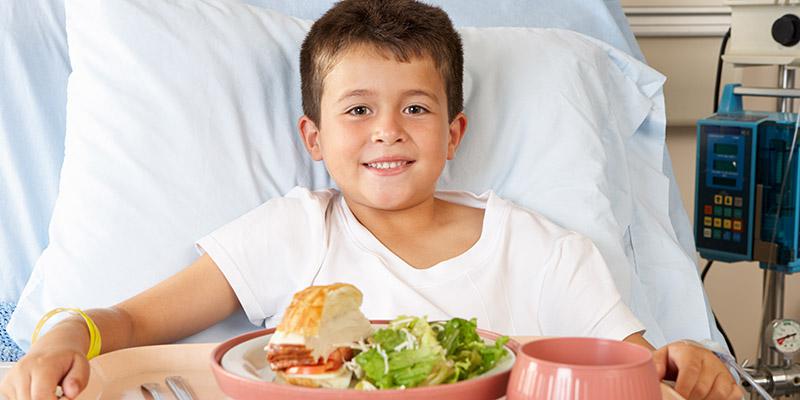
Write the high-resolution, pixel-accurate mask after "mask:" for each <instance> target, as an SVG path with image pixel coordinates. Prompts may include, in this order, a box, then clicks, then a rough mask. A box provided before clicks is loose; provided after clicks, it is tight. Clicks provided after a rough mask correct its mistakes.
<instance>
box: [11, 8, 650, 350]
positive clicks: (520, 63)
mask: <svg viewBox="0 0 800 400" xmlns="http://www.w3.org/2000/svg"><path fill="white" fill-rule="evenodd" d="M309 26H310V22H308V21H303V20H298V19H295V18H291V17H287V16H284V15H281V14H278V13H275V12H271V11H269V10H265V9H259V8H254V7H251V6H246V5H244V4H241V3H239V2H236V1H224V0H173V1H169V2H167V1H162V0H118V1H114V2H108V1H105V0H71V1H69V2H68V3H67V32H68V40H69V53H70V58H71V62H72V67H73V74H72V75H71V76H70V80H69V89H68V103H67V137H66V154H65V160H64V165H63V168H62V171H61V182H60V188H59V195H58V199H57V201H56V206H55V210H54V213H53V218H52V221H51V225H50V245H49V246H48V248H47V249H46V250H45V251H44V253H43V254H42V256H41V258H40V259H39V260H38V262H37V264H36V266H35V269H34V272H33V275H32V277H31V279H30V281H29V282H28V284H27V286H26V287H25V289H24V291H23V293H22V296H21V298H20V300H19V304H18V306H17V310H16V312H15V314H14V316H13V317H12V320H11V322H10V324H9V327H8V330H9V332H10V333H11V335H12V337H13V338H14V339H15V340H16V341H17V342H18V343H19V344H20V345H21V346H22V347H23V348H25V349H27V348H28V346H29V337H30V333H31V331H32V330H33V326H34V325H35V323H36V321H37V320H38V319H39V317H40V316H41V315H42V314H43V313H44V312H46V311H47V310H49V309H51V308H54V307H58V306H75V307H83V308H87V307H99V306H108V305H111V304H114V303H116V302H118V301H120V300H123V299H125V298H127V297H130V296H131V295H133V294H136V293H138V292H140V291H142V290H144V289H146V288H148V287H150V286H152V285H153V284H155V283H157V282H158V281H160V280H162V279H164V278H166V277H167V276H169V275H171V274H173V273H175V272H176V271H178V270H180V269H181V268H183V267H184V266H186V265H187V264H188V263H189V262H191V261H192V260H193V259H194V258H195V257H196V254H195V253H194V251H193V248H192V244H193V242H194V241H195V240H196V239H198V238H200V237H202V236H204V235H205V234H207V233H208V232H210V231H212V230H213V229H215V228H216V227H218V226H220V225H222V224H224V223H226V222H228V221H230V220H232V219H234V218H235V217H237V216H239V215H241V214H243V213H244V212H246V211H247V210H249V209H251V208H253V207H255V206H257V205H258V204H260V203H262V202H264V201H265V200H266V199H268V198H270V197H274V196H278V195H282V194H283V193H285V192H287V191H288V190H289V189H290V188H292V187H293V186H295V185H303V186H308V187H311V188H324V187H328V186H330V185H331V181H330V179H329V177H328V176H327V174H326V172H325V170H324V168H323V165H322V164H321V163H313V162H312V161H310V159H309V158H308V157H307V156H306V154H305V151H304V150H303V148H302V146H301V145H300V143H299V141H298V140H297V134H296V132H295V130H296V128H295V123H296V121H297V118H298V117H299V116H300V114H301V109H300V97H299V96H300V90H299V73H298V65H297V63H298V52H299V44H300V42H301V41H302V39H303V37H304V35H305V32H306V31H307V29H308V27H309ZM461 32H462V34H463V38H464V46H465V57H466V65H465V72H466V73H465V76H466V78H465V94H466V98H465V100H466V102H465V103H466V111H467V113H468V115H469V117H470V127H469V128H468V134H467V137H466V139H465V142H464V144H463V147H462V148H461V149H460V154H459V155H457V157H456V160H455V161H454V162H452V163H451V164H450V165H448V167H447V169H446V171H445V173H444V175H443V177H442V182H441V187H442V188H458V189H466V190H472V191H477V192H481V191H483V189H485V188H489V187H492V188H494V189H496V190H497V191H498V192H499V193H500V194H501V195H504V196H506V197H508V198H510V199H512V200H514V201H516V202H518V203H519V204H522V205H525V206H528V207H532V208H535V209H537V210H538V211H540V212H542V213H543V214H545V215H547V216H549V217H550V218H552V219H553V220H555V221H556V222H559V223H561V224H562V225H565V226H567V227H569V228H571V229H574V230H577V231H580V232H582V233H584V234H586V235H588V236H590V237H591V238H592V239H593V240H594V241H595V242H596V243H597V244H598V246H599V247H600V249H601V252H602V253H603V255H604V256H605V257H606V259H607V261H608V262H609V265H610V266H611V269H612V273H613V275H614V277H615V279H616V280H617V284H618V285H619V287H620V290H621V292H622V293H623V296H625V297H626V298H627V296H628V293H629V292H630V287H631V284H632V283H631V275H632V268H631V265H632V263H631V261H630V257H629V255H627V256H628V257H626V249H629V245H630V240H629V238H628V237H627V236H626V233H627V227H628V225H629V224H630V221H631V202H630V193H629V191H630V183H629V179H628V175H627V160H626V158H625V157H626V155H625V149H624V145H623V143H624V141H625V140H626V139H627V138H628V137H629V136H630V135H632V134H633V132H634V131H635V129H636V128H637V126H638V125H639V124H640V123H641V122H642V120H643V119H644V118H645V117H646V115H647V113H648V111H649V110H650V107H651V102H650V100H649V98H648V97H647V96H646V95H643V94H642V92H641V91H640V88H639V87H638V86H637V85H636V83H635V82H634V81H633V80H631V79H629V78H628V76H627V74H626V72H624V71H623V69H621V68H619V65H618V64H617V63H616V62H615V61H614V60H612V59H611V57H609V55H608V49H607V48H605V47H602V46H600V45H597V43H596V42H595V41H593V40H590V39H588V38H586V37H584V36H581V35H579V34H575V33H571V32H567V31H560V30H543V29H521V28H520V29H517V28H487V29H478V28H474V29H462V30H461ZM256 38H258V39H256ZM487 60H490V61H487ZM630 62H631V65H634V66H637V67H638V68H647V67H646V66H643V65H641V64H636V63H637V62H636V61H634V60H633V59H631V60H630ZM612 198H613V199H615V200H614V201H613V202H612V201H611V200H610V199H612ZM626 199H627V200H626ZM531 240H535V238H531ZM634 284H635V282H634ZM634 310H636V308H635V307H634ZM640 318H642V319H643V321H644V322H645V324H648V322H651V324H654V323H652V321H649V320H648V316H647V315H644V316H641V315H640ZM650 319H652V318H650ZM245 323H246V319H245V318H244V317H240V316H239V317H234V318H232V319H230V320H229V321H227V323H226V324H222V325H221V326H218V327H217V331H215V332H211V333H208V334H207V335H204V336H201V337H200V338H195V339H196V340H220V339H222V338H225V337H229V336H232V335H234V334H236V333H238V332H239V331H241V330H243V329H247V327H246V326H245V325H244V324H245ZM648 330H649V332H656V333H657V332H658V331H659V330H658V327H657V326H655V325H648Z"/></svg>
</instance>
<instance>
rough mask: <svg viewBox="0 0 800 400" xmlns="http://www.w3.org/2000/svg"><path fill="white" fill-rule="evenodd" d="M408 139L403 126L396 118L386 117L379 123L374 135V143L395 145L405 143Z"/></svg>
mask: <svg viewBox="0 0 800 400" xmlns="http://www.w3.org/2000/svg"><path fill="white" fill-rule="evenodd" d="M405 138H406V134H405V131H404V130H403V126H402V125H401V124H400V123H399V121H398V120H397V118H396V117H394V116H385V117H384V118H381V119H380V120H379V121H378V124H377V125H376V126H375V130H374V133H373V134H372V141H373V142H374V143H384V144H393V143H398V142H404V141H405Z"/></svg>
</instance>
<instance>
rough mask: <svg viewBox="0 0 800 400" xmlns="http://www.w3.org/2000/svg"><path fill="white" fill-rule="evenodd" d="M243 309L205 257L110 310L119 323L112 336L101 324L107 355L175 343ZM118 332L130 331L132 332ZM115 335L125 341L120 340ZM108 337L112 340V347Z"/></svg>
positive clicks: (213, 265)
mask: <svg viewBox="0 0 800 400" xmlns="http://www.w3.org/2000/svg"><path fill="white" fill-rule="evenodd" d="M239 307H240V305H239V300H238V299H237V298H236V294H235V293H234V291H233V289H232V288H231V286H230V284H228V281H227V280H226V279H225V276H224V275H223V274H222V272H221V271H220V270H219V268H218V267H217V264H216V263H215V262H214V261H213V260H212V259H211V257H209V255H208V254H204V255H202V256H201V257H199V258H198V259H197V260H195V261H194V262H193V263H192V264H191V265H190V266H189V267H187V268H185V269H184V270H182V271H180V272H178V273H177V274H175V275H173V276H171V277H170V278H167V279H166V280H164V281H162V282H160V283H159V284H157V285H156V286H153V287H152V288H150V289H148V290H146V291H144V292H142V293H140V294H138V295H136V296H134V297H132V298H130V299H128V300H125V301H123V302H122V303H119V304H117V305H116V306H114V307H113V308H111V310H112V311H111V312H112V313H115V314H117V318H118V321H119V322H118V323H116V324H113V325H112V326H110V327H109V328H108V329H113V330H114V331H113V332H109V333H105V332H104V331H103V326H101V325H99V324H98V328H99V329H100V332H101V334H102V335H103V352H104V353H105V352H106V351H113V350H116V349H119V348H125V347H134V346H145V345H150V344H159V343H171V342H174V341H176V340H178V339H181V338H184V337H186V336H190V335H192V334H195V333H197V332H200V331H202V330H204V329H206V328H208V327H210V326H212V325H214V324H216V323H217V322H219V321H222V320H223V319H225V318H227V317H228V316H230V315H231V314H233V313H234V312H235V311H236V310H238V309H239ZM126 325H127V326H126ZM120 328H128V332H129V334H128V335H125V334H124V333H123V332H120V331H119V329H120ZM117 334H120V336H119V338H124V339H125V340H117V338H118V337H117V336H116V335H117ZM107 335H110V336H111V338H110V339H111V340H112V341H113V342H112V343H110V344H109V346H108V347H106V336H107ZM126 336H127V337H126Z"/></svg>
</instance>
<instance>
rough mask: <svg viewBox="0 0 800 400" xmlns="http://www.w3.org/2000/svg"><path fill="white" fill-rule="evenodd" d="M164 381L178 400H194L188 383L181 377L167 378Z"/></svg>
mask: <svg viewBox="0 0 800 400" xmlns="http://www.w3.org/2000/svg"><path fill="white" fill-rule="evenodd" d="M164 381H165V382H166V383H167V386H168V387H169V390H171V391H172V394H174V395H175V397H176V398H177V399H178V400H194V396H193V395H192V390H191V389H190V388H189V383H187V382H186V380H185V379H183V377H180V376H169V377H167V379H165V380H164Z"/></svg>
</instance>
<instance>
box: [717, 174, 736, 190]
mask: <svg viewBox="0 0 800 400" xmlns="http://www.w3.org/2000/svg"><path fill="white" fill-rule="evenodd" d="M711 180H712V182H713V183H714V184H715V185H717V186H726V187H731V188H734V187H736V179H730V178H722V177H719V176H715V177H713V178H711Z"/></svg>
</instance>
